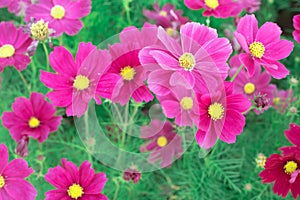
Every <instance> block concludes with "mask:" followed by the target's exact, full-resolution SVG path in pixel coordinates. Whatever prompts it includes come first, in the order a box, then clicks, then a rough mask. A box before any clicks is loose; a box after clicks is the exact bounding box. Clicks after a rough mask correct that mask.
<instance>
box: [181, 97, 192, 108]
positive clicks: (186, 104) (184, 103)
mask: <svg viewBox="0 0 300 200" xmlns="http://www.w3.org/2000/svg"><path fill="white" fill-rule="evenodd" d="M180 105H181V108H182V109H184V110H190V109H192V108H193V99H192V98H191V97H183V98H182V99H181V101H180Z"/></svg>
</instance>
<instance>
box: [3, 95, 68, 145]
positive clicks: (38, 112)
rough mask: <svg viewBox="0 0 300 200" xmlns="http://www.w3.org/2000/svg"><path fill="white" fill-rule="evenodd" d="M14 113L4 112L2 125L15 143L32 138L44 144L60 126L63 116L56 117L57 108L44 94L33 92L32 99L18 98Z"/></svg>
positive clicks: (13, 105) (13, 106)
mask: <svg viewBox="0 0 300 200" xmlns="http://www.w3.org/2000/svg"><path fill="white" fill-rule="evenodd" d="M12 109H13V111H12V112H4V113H3V116H2V123H3V126H4V127H5V128H7V129H8V130H9V132H10V134H11V136H12V138H13V139H14V140H15V141H17V142H18V141H19V140H21V139H22V137H23V136H24V135H25V136H30V137H32V138H34V139H36V140H38V141H39V142H44V141H45V140H46V139H47V138H48V135H49V133H51V132H55V131H56V130H57V129H58V126H59V125H60V122H61V119H62V117H61V116H55V112H56V110H55V108H54V106H53V105H52V104H50V103H49V102H47V101H46V100H45V97H44V96H43V94H40V93H37V92H33V93H31V95H30V98H29V99H27V98H24V97H18V98H16V100H15V102H14V103H13V104H12Z"/></svg>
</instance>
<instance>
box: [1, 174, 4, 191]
mask: <svg viewBox="0 0 300 200" xmlns="http://www.w3.org/2000/svg"><path fill="white" fill-rule="evenodd" d="M4 185H5V180H4V177H3V176H0V189H1V188H3V187H4Z"/></svg>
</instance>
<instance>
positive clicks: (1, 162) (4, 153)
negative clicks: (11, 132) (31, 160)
mask: <svg viewBox="0 0 300 200" xmlns="http://www.w3.org/2000/svg"><path fill="white" fill-rule="evenodd" d="M0 157H1V159H0V199H1V200H12V199H20V197H21V199H22V200H35V198H36V196H37V191H36V189H35V188H34V187H33V186H32V185H31V184H30V183H29V182H27V181H26V180H24V179H25V178H26V177H28V176H29V175H31V174H32V173H33V169H32V168H29V167H28V164H27V162H26V161H25V160H23V159H21V158H17V159H14V160H12V161H11V162H9V163H8V158H9V155H8V150H7V147H6V146H5V145H4V144H0Z"/></svg>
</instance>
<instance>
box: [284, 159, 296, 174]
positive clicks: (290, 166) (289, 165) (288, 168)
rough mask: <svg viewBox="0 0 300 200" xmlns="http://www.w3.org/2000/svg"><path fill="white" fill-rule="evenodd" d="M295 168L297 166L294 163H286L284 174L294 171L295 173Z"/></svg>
mask: <svg viewBox="0 0 300 200" xmlns="http://www.w3.org/2000/svg"><path fill="white" fill-rule="evenodd" d="M297 167H298V164H297V163H296V162H294V161H288V162H287V163H286V164H285V165H284V167H283V168H284V172H285V173H286V174H292V173H293V172H294V171H296V169H297Z"/></svg>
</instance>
